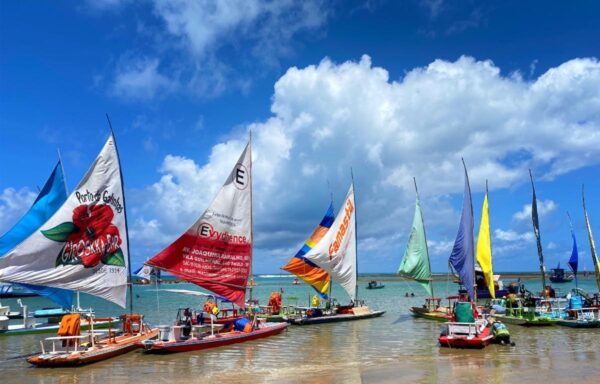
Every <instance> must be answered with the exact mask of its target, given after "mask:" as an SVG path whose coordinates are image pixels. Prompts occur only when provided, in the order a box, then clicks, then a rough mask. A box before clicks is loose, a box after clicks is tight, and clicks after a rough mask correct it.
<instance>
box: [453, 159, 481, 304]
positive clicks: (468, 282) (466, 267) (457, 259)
mask: <svg viewBox="0 0 600 384" xmlns="http://www.w3.org/2000/svg"><path fill="white" fill-rule="evenodd" d="M463 165H464V164H463ZM449 261H450V264H451V265H452V267H453V268H454V270H455V271H456V272H457V273H458V276H459V277H460V281H461V283H462V284H463V285H464V287H465V288H466V290H467V293H468V294H469V299H470V300H475V289H474V284H475V276H474V274H475V272H474V271H475V269H474V268H475V251H474V247H473V204H472V201H471V188H470V186H469V176H468V175H467V168H466V167H465V193H464V197H463V211H462V215H461V218H460V225H459V227H458V234H457V235H456V241H455V242H454V248H453V249H452V254H451V255H450V260H449Z"/></svg>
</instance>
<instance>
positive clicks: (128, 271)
mask: <svg viewBox="0 0 600 384" xmlns="http://www.w3.org/2000/svg"><path fill="white" fill-rule="evenodd" d="M106 120H108V126H109V128H110V134H111V136H112V138H113V142H114V143H115V152H116V153H117V160H118V162H119V177H120V178H121V189H122V192H123V215H124V216H125V236H126V237H127V275H128V276H127V280H128V281H127V286H128V288H129V314H130V315H132V314H133V279H132V277H131V253H130V251H129V228H128V227H127V209H126V208H125V207H126V203H125V183H124V182H123V170H122V168H121V156H119V149H118V147H117V139H116V138H115V132H114V131H113V127H112V123H111V122H110V117H108V113H107V114H106Z"/></svg>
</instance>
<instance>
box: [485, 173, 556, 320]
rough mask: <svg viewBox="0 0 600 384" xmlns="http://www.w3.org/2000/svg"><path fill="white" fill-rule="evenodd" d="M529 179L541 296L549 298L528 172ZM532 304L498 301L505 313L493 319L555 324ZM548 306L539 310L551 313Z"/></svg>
mask: <svg viewBox="0 0 600 384" xmlns="http://www.w3.org/2000/svg"><path fill="white" fill-rule="evenodd" d="M529 177H530V180H531V188H532V193H533V196H532V202H531V222H532V224H533V231H534V234H535V238H536V242H537V250H538V260H539V262H540V273H541V275H542V287H544V290H543V296H549V292H550V286H548V287H546V272H545V271H546V268H545V266H544V255H543V253H542V242H541V238H540V226H539V218H538V210H537V197H536V193H535V185H534V184H533V175H532V173H531V170H529ZM534 302H535V300H534V298H527V300H524V299H523V298H520V299H511V300H508V299H507V300H500V304H501V305H503V306H505V307H506V313H504V314H500V313H495V314H494V317H495V318H496V319H499V320H502V321H503V322H505V323H508V324H516V325H524V326H536V327H538V326H550V325H554V324H556V321H557V319H556V318H553V317H552V316H549V315H548V313H541V312H540V310H536V308H535V306H534V304H533V303H534ZM548 306H551V301H550V300H546V301H545V302H544V307H543V308H542V307H540V309H541V310H543V311H544V312H550V313H551V312H552V310H551V311H548V309H549V308H548ZM550 309H551V308H550Z"/></svg>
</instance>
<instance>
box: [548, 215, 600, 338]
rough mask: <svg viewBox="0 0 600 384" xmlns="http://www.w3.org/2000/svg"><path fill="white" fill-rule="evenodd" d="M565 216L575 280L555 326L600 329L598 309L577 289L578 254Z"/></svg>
mask: <svg viewBox="0 0 600 384" xmlns="http://www.w3.org/2000/svg"><path fill="white" fill-rule="evenodd" d="M567 215H568V216H569V226H570V228H571V237H572V238H573V249H572V251H571V257H570V258H569V268H571V271H572V272H573V277H574V278H575V289H574V290H572V291H571V293H570V294H569V295H567V297H568V302H569V305H568V307H567V310H565V311H564V314H561V315H562V316H560V319H559V320H558V321H557V323H556V324H557V325H562V326H565V327H571V328H598V327H600V308H598V307H596V308H595V307H593V306H591V305H589V304H592V303H593V300H590V299H591V298H590V297H589V296H587V295H586V294H585V292H583V291H580V290H579V288H578V282H577V270H578V267H579V254H578V251H577V240H575V232H574V231H573V224H572V222H571V216H570V215H569V214H568V212H567Z"/></svg>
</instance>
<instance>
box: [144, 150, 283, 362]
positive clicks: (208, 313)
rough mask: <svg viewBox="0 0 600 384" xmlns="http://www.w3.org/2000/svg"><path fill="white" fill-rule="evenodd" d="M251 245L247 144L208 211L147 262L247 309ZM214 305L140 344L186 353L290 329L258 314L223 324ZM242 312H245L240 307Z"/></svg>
mask: <svg viewBox="0 0 600 384" xmlns="http://www.w3.org/2000/svg"><path fill="white" fill-rule="evenodd" d="M252 243H253V241H252V149H251V142H248V144H247V145H246V148H245V149H244V151H243V152H242V154H241V156H240V158H239V160H238V161H237V163H236V165H235V167H234V168H233V170H232V171H231V173H230V175H229V177H228V178H227V180H226V181H225V184H224V185H223V187H222V188H221V190H220V191H219V192H218V194H217V196H216V197H215V199H214V200H213V202H212V203H211V204H210V206H209V207H208V209H207V210H206V211H205V212H204V213H203V214H202V216H201V217H200V218H199V219H198V220H197V221H196V222H195V223H194V224H193V225H192V226H191V227H190V228H189V229H188V230H187V231H186V232H185V233H184V234H183V235H182V236H181V237H179V238H178V239H177V240H175V242H173V243H172V244H171V245H169V246H168V247H167V248H165V249H164V250H162V251H161V252H160V253H158V254H157V255H156V256H154V257H152V258H151V259H149V260H148V261H146V264H147V265H149V266H152V267H155V268H158V269H161V270H164V271H166V272H169V273H171V274H173V275H175V276H177V277H179V278H181V279H183V280H186V281H189V282H191V283H194V284H196V285H199V286H200V287H203V288H205V289H208V290H209V291H211V292H212V293H213V294H214V295H216V296H220V297H223V298H225V299H227V300H229V301H230V302H232V303H234V304H235V305H237V306H238V307H239V308H241V309H244V308H245V307H246V288H247V287H249V285H248V278H249V277H250V272H251V268H252ZM250 287H251V286H250ZM250 292H252V291H250ZM251 299H252V298H251V297H250V300H251ZM213 305H214V303H213ZM213 305H211V306H210V308H209V307H208V306H207V307H206V308H203V310H202V311H201V313H199V314H197V316H194V315H193V313H192V311H190V310H188V311H185V310H184V313H183V316H181V315H180V317H179V320H178V321H176V324H175V325H173V326H159V329H160V335H159V338H158V340H156V341H146V342H144V343H138V345H140V346H143V347H144V348H145V350H146V351H147V352H163V353H164V352H187V351H195V350H201V349H207V348H214V347H220V346H223V345H227V344H234V343H240V342H244V341H249V340H254V339H258V338H263V337H268V336H273V335H275V334H278V333H280V332H282V331H283V330H285V329H286V327H287V324H286V323H279V324H269V323H266V322H264V321H257V319H256V316H255V315H248V317H242V318H237V319H232V321H227V322H224V323H223V322H222V323H220V324H219V323H218V322H217V321H216V320H217V317H216V315H217V314H218V313H219V311H220V309H219V308H218V307H216V306H213ZM180 313H181V312H180ZM250 313H252V312H250ZM239 314H240V315H243V312H242V311H241V310H240V312H239ZM198 315H201V316H198Z"/></svg>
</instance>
